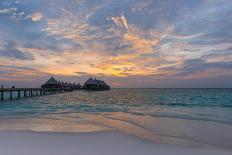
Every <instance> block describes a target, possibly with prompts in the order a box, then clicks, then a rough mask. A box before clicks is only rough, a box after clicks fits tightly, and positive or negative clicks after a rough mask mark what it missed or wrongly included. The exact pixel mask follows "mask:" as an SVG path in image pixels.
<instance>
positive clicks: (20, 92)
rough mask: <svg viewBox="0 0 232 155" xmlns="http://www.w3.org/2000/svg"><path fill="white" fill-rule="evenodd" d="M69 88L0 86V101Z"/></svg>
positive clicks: (65, 90) (60, 91) (59, 91)
mask: <svg viewBox="0 0 232 155" xmlns="http://www.w3.org/2000/svg"><path fill="white" fill-rule="evenodd" d="M73 90H75V89H70V88H0V101H5V100H13V99H20V98H28V97H33V96H44V95H52V94H59V93H65V92H70V91H73Z"/></svg>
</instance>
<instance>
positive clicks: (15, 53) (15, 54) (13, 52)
mask: <svg viewBox="0 0 232 155" xmlns="http://www.w3.org/2000/svg"><path fill="white" fill-rule="evenodd" d="M0 56H3V57H9V58H15V59H21V60H32V59H34V57H33V55H32V54H30V53H27V52H22V51H20V50H19V49H17V47H15V44H14V43H12V42H5V45H4V46H3V47H1V48H0Z"/></svg>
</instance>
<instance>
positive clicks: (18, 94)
mask: <svg viewBox="0 0 232 155" xmlns="http://www.w3.org/2000/svg"><path fill="white" fill-rule="evenodd" d="M20 97H21V96H20V90H19V91H18V99H20Z"/></svg>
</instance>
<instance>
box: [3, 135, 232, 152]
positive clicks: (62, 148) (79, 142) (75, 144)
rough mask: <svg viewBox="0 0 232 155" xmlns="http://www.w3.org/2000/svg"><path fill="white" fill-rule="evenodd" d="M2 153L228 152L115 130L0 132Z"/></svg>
mask: <svg viewBox="0 0 232 155" xmlns="http://www.w3.org/2000/svg"><path fill="white" fill-rule="evenodd" d="M0 150H1V151H0V154H2V155H31V154H33V155H41V154H42V155H51V154H56V155H76V154H81V155H118V154H122V155H123V154H125V155H142V154H146V155H230V154H231V151H225V150H220V149H209V148H189V147H177V146H171V145H161V144H155V143H152V142H150V141H145V140H142V139H139V138H135V137H133V136H129V135H125V134H122V133H119V132H96V133H81V134H80V133H78V134H77V133H49V132H31V131H20V132H12V131H7V132H0Z"/></svg>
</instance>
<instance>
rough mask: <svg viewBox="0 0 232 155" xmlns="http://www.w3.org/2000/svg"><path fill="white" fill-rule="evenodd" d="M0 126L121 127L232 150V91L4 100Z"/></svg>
mask: <svg viewBox="0 0 232 155" xmlns="http://www.w3.org/2000/svg"><path fill="white" fill-rule="evenodd" d="M0 130H32V131H53V132H54V131H55V132H86V131H88V132H91V131H105V130H118V131H121V132H124V133H126V134H132V135H136V136H138V137H140V138H144V139H148V140H152V141H156V142H159V143H168V144H170V143H171V144H176V145H187V146H189V145H191V146H210V147H219V148H226V149H231V148H232V134H231V131H232V89H111V90H110V91H96V92H95V91H82V90H80V91H73V92H68V93H63V94H55V95H50V96H40V97H33V98H28V99H21V100H13V101H4V102H1V103H0Z"/></svg>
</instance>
